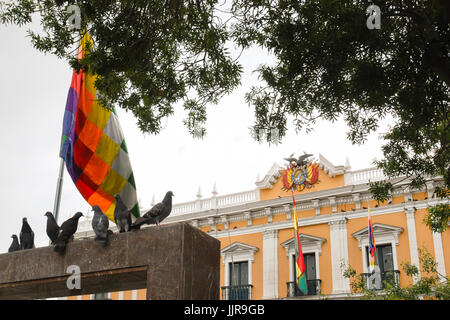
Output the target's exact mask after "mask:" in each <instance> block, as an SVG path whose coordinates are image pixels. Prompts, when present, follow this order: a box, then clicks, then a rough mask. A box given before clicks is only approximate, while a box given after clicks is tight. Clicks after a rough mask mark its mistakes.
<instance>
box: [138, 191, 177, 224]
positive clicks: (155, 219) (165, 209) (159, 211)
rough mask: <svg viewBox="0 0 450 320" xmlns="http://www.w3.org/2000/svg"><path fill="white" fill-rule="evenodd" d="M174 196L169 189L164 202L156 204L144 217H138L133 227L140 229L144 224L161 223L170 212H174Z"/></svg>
mask: <svg viewBox="0 0 450 320" xmlns="http://www.w3.org/2000/svg"><path fill="white" fill-rule="evenodd" d="M173 196H174V194H173V192H172V191H168V192H167V193H166V195H165V196H164V199H163V201H162V202H160V203H158V204H155V205H154V206H153V207H152V208H151V209H150V210H149V211H147V212H146V213H145V214H144V215H143V216H142V217H140V218H137V219H136V221H135V222H134V224H133V229H140V228H141V226H142V225H144V224H156V225H157V226H159V224H160V223H161V222H162V221H163V220H164V219H165V218H167V217H168V216H169V214H170V212H172V197H173Z"/></svg>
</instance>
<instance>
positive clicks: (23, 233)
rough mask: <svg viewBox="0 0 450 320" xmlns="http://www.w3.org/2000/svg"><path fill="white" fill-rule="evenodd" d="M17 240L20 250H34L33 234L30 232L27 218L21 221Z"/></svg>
mask: <svg viewBox="0 0 450 320" xmlns="http://www.w3.org/2000/svg"><path fill="white" fill-rule="evenodd" d="M19 238H20V247H21V249H22V250H24V249H32V248H34V232H33V230H31V227H30V225H29V224H28V221H27V218H23V219H22V229H21V230H20V234H19Z"/></svg>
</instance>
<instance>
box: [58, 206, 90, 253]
mask: <svg viewBox="0 0 450 320" xmlns="http://www.w3.org/2000/svg"><path fill="white" fill-rule="evenodd" d="M82 215H83V214H82V213H81V212H77V213H75V214H74V216H73V217H72V218H69V219H67V220H66V221H64V222H63V224H62V225H61V227H60V228H59V234H58V238H56V240H55V247H54V249H53V250H54V251H55V252H59V253H60V254H64V252H65V251H66V244H67V242H69V240H71V238H72V237H73V235H74V233H75V232H77V228H78V219H80V217H81V216H82Z"/></svg>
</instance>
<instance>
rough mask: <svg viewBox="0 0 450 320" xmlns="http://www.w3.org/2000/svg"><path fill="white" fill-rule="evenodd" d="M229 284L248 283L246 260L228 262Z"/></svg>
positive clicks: (239, 284) (240, 284)
mask: <svg viewBox="0 0 450 320" xmlns="http://www.w3.org/2000/svg"><path fill="white" fill-rule="evenodd" d="M229 266H230V282H231V283H230V286H242V285H247V284H248V262H247V261H242V262H235V263H230V264H229Z"/></svg>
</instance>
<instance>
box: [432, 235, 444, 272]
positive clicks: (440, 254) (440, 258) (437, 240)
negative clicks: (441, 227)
mask: <svg viewBox="0 0 450 320" xmlns="http://www.w3.org/2000/svg"><path fill="white" fill-rule="evenodd" d="M433 244H434V256H435V259H436V264H437V266H436V268H437V272H438V273H439V274H441V275H443V276H446V272H445V261H444V250H443V248H442V237H441V234H440V233H439V232H433ZM439 277H440V278H442V277H441V276H439Z"/></svg>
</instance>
